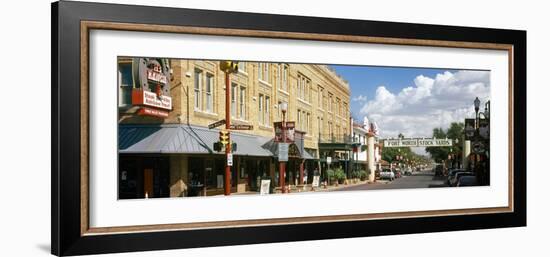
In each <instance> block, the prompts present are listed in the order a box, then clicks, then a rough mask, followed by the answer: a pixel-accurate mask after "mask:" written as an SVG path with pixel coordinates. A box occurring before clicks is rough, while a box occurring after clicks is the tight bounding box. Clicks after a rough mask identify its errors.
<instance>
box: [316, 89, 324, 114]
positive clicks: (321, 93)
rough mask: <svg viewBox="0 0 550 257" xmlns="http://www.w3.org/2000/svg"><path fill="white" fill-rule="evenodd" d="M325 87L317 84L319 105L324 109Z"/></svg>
mask: <svg viewBox="0 0 550 257" xmlns="http://www.w3.org/2000/svg"><path fill="white" fill-rule="evenodd" d="M323 91H324V89H323V87H321V86H317V106H318V107H319V108H320V109H323Z"/></svg>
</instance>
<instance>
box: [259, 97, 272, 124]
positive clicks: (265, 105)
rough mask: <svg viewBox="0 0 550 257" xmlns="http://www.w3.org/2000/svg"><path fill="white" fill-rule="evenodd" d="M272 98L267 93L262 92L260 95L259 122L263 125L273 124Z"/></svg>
mask: <svg viewBox="0 0 550 257" xmlns="http://www.w3.org/2000/svg"><path fill="white" fill-rule="evenodd" d="M270 109H271V98H270V97H269V96H267V95H264V94H260V95H259V97H258V110H259V112H258V124H260V125H263V126H271V112H270Z"/></svg>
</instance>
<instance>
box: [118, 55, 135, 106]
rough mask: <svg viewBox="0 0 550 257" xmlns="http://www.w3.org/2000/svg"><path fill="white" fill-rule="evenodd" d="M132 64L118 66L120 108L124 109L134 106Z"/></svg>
mask: <svg viewBox="0 0 550 257" xmlns="http://www.w3.org/2000/svg"><path fill="white" fill-rule="evenodd" d="M133 87H134V81H133V78H132V63H130V62H128V63H119V64H118V106H119V107H124V106H129V105H131V104H132V88H133Z"/></svg>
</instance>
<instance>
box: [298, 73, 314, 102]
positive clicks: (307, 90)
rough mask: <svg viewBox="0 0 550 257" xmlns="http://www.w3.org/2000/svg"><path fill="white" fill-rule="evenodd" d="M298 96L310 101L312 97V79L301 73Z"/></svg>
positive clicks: (299, 74) (299, 75)
mask: <svg viewBox="0 0 550 257" xmlns="http://www.w3.org/2000/svg"><path fill="white" fill-rule="evenodd" d="M297 91H298V94H297V95H298V98H299V99H302V100H304V101H306V102H310V100H311V99H310V98H311V80H310V79H309V78H307V77H306V76H304V75H303V74H301V73H298V85H297Z"/></svg>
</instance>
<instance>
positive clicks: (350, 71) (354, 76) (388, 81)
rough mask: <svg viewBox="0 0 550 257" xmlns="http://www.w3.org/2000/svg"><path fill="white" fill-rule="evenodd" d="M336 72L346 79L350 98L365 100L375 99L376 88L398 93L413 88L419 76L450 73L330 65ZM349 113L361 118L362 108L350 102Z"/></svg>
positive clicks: (357, 103)
mask: <svg viewBox="0 0 550 257" xmlns="http://www.w3.org/2000/svg"><path fill="white" fill-rule="evenodd" d="M330 66H331V67H332V68H334V70H336V72H337V73H338V74H339V75H340V76H342V77H343V78H344V79H346V80H347V81H348V83H349V85H350V88H351V98H354V97H357V96H359V95H362V96H366V97H367V100H371V99H373V98H374V97H375V94H376V89H377V88H378V86H385V87H386V88H387V89H388V90H389V91H391V92H399V91H401V89H403V88H405V87H408V86H413V85H414V83H413V81H414V79H415V78H416V77H417V76H419V75H424V76H427V77H432V78H433V77H435V76H436V75H437V74H438V73H443V72H445V71H452V70H449V69H430V68H403V67H381V66H345V65H330ZM350 107H351V112H352V115H353V117H354V118H356V119H357V118H359V117H362V115H360V114H359V110H360V109H361V107H362V103H361V102H360V101H351V104H350Z"/></svg>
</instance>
